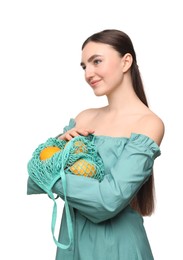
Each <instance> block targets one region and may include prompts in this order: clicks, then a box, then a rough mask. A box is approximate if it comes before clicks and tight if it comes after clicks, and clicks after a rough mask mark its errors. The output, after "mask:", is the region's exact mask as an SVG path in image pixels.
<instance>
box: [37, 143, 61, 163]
mask: <svg viewBox="0 0 183 260" xmlns="http://www.w3.org/2000/svg"><path fill="white" fill-rule="evenodd" d="M60 150H61V149H60V148H59V147H57V146H48V147H46V148H44V149H43V150H42V151H41V152H40V159H41V160H46V159H49V158H50V157H52V156H53V155H54V154H55V153H57V152H59V151H60Z"/></svg>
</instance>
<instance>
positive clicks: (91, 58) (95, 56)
mask: <svg viewBox="0 0 183 260" xmlns="http://www.w3.org/2000/svg"><path fill="white" fill-rule="evenodd" d="M101 56H102V55H100V54H94V55H92V56H91V57H90V58H89V59H88V60H87V61H88V62H91V61H92V60H94V59H95V58H98V57H101ZM80 65H81V66H84V65H85V64H84V62H81V63H80Z"/></svg>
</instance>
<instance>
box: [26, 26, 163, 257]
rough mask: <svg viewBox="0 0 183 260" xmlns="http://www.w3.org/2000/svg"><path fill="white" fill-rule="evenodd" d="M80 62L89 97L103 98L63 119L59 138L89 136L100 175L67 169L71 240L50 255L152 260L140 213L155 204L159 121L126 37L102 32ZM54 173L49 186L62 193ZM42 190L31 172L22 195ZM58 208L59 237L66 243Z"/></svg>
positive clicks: (87, 44)
mask: <svg viewBox="0 0 183 260" xmlns="http://www.w3.org/2000/svg"><path fill="white" fill-rule="evenodd" d="M81 67H82V68H83V70H84V75H85V79H86V82H87V83H88V84H89V86H90V87H91V88H92V89H93V92H94V94H95V95H96V96H103V95H105V96H106V97H107V100H108V104H107V105H106V106H105V107H101V108H91V109H86V110H84V111H82V112H81V113H79V115H77V116H76V118H75V119H70V122H69V125H68V126H66V127H65V128H64V131H63V134H61V135H60V136H59V137H58V138H59V139H61V140H65V141H70V140H71V139H73V138H76V137H77V136H79V135H81V136H86V137H87V136H89V135H91V134H92V135H93V136H94V143H95V146H96V147H97V151H98V153H99V155H100V156H101V158H102V160H103V163H104V168H105V176H104V179H103V180H102V181H101V182H99V181H98V180H95V179H92V178H86V177H82V176H76V175H74V174H68V175H67V200H68V205H69V208H70V212H71V218H72V225H73V241H72V243H71V245H70V246H69V247H68V248H67V249H61V248H59V247H58V249H57V255H56V260H64V259H65V260H71V259H73V260H86V259H87V260H94V259H97V260H103V259H105V260H107V259H109V260H137V259H138V260H153V259H154V258H153V254H152V251H151V248H150V244H149V241H148V238H147V235H146V231H145V229H144V226H143V216H149V215H151V214H152V213H153V210H154V197H153V196H154V186H153V185H154V184H153V165H154V160H155V158H156V157H158V156H159V155H160V148H159V147H160V144H161V141H162V139H163V136H164V124H163V121H162V120H161V119H160V118H159V117H158V116H157V115H156V114H155V113H153V112H152V111H151V110H150V109H149V107H148V104H147V99H146V95H145V93H144V88H143V83H142V80H141V76H140V72H139V69H138V65H137V60H136V54H135V51H134V48H133V44H132V42H131V39H130V38H129V36H128V35H127V34H125V33H124V32H122V31H119V30H104V31H101V32H98V33H96V34H94V35H92V36H90V37H89V38H88V39H87V40H86V41H85V42H84V43H83V45H82V58H81ZM62 184H63V183H62V178H60V179H59V180H58V181H57V182H56V183H55V184H54V185H53V188H52V191H53V192H54V193H55V194H57V195H58V196H60V197H61V198H63V195H64V187H63V185H62ZM41 192H42V190H41V189H40V188H39V186H37V185H36V184H35V183H34V182H33V181H32V180H31V178H29V180H28V194H35V193H41ZM68 241H69V235H68V231H67V224H66V214H65V210H64V212H63V217H62V224H61V228H60V235H59V242H60V243H63V244H68Z"/></svg>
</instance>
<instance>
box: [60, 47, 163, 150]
mask: <svg viewBox="0 0 183 260" xmlns="http://www.w3.org/2000/svg"><path fill="white" fill-rule="evenodd" d="M132 62H133V59H132V56H131V54H129V53H127V54H125V55H124V56H123V57H121V56H120V55H119V53H118V52H117V51H116V50H114V49H113V48H112V47H111V46H110V45H107V44H103V43H95V42H89V43H87V45H86V46H85V47H84V49H83V51H82V58H81V66H82V68H83V69H84V75H85V80H86V82H87V83H88V84H89V86H90V87H91V88H92V89H93V92H94V94H95V95H96V96H104V95H105V96H106V97H107V100H108V105H107V106H105V107H101V108H91V109H86V110H84V111H82V112H81V113H79V114H78V115H77V116H76V118H75V121H76V127H75V128H73V129H71V130H69V131H68V132H66V133H65V134H63V135H61V136H60V139H63V140H67V141H68V140H71V139H72V138H73V137H75V136H78V135H84V136H87V135H88V134H91V133H92V134H95V135H105V136H112V137H128V138H129V137H130V135H131V133H138V134H143V135H146V136H148V137H150V138H151V139H152V140H154V141H155V142H156V143H157V144H158V145H160V144H161V141H162V139H163V136H164V123H163V121H162V120H161V118H159V117H158V116H157V115H156V114H155V113H154V112H152V111H151V110H150V109H149V108H148V107H146V106H145V105H144V104H143V103H142V102H141V100H140V99H139V98H138V97H137V95H136V94H135V92H134V90H133V85H132V80H131V74H130V68H131V65H132Z"/></svg>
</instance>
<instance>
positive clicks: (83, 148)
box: [74, 141, 87, 153]
mask: <svg viewBox="0 0 183 260" xmlns="http://www.w3.org/2000/svg"><path fill="white" fill-rule="evenodd" d="M74 146H75V147H76V150H75V153H84V152H85V153H86V152H87V150H86V145H85V144H84V143H83V142H82V141H76V142H75V143H74Z"/></svg>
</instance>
